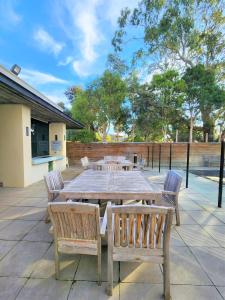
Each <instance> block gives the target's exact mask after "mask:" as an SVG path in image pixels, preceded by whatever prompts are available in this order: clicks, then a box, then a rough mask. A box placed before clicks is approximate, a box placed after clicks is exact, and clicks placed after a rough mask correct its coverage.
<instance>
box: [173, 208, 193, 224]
mask: <svg viewBox="0 0 225 300" xmlns="http://www.w3.org/2000/svg"><path fill="white" fill-rule="evenodd" d="M191 215H192V212H189V213H187V212H186V211H182V210H181V211H180V224H181V225H183V224H184V225H194V224H197V223H196V221H195V220H194V219H193V218H192V216H191ZM173 224H176V216H175V215H174V217H173Z"/></svg>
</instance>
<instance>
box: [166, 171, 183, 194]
mask: <svg viewBox="0 0 225 300" xmlns="http://www.w3.org/2000/svg"><path fill="white" fill-rule="evenodd" d="M181 182H182V177H181V176H180V175H179V174H177V173H176V172H175V171H168V173H167V175H166V179H165V182H164V190H165V191H171V192H176V193H179V191H180V187H181Z"/></svg>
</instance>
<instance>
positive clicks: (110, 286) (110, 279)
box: [106, 252, 113, 296]
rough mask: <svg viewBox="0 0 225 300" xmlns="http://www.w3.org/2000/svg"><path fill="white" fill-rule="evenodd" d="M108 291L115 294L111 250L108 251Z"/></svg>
mask: <svg viewBox="0 0 225 300" xmlns="http://www.w3.org/2000/svg"><path fill="white" fill-rule="evenodd" d="M106 292H107V294H108V296H112V294H113V260H112V257H111V254H110V253H109V252H108V283H107V291H106Z"/></svg>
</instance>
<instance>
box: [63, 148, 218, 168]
mask: <svg viewBox="0 0 225 300" xmlns="http://www.w3.org/2000/svg"><path fill="white" fill-rule="evenodd" d="M170 147H171V165H172V167H182V168H184V167H185V166H186V159H187V143H172V144H170V143H89V144H82V143H78V142H67V157H68V159H69V163H70V164H71V165H73V164H77V163H80V159H81V157H83V156H87V157H88V158H89V159H90V160H91V161H96V160H99V159H101V158H103V157H104V156H105V155H125V156H127V157H128V158H129V159H131V160H133V156H134V154H137V155H138V160H144V162H145V165H146V166H150V167H152V166H153V167H158V165H159V160H160V163H161V166H162V167H168V166H169V164H170ZM219 162H220V144H219V143H192V144H191V145H190V168H192V167H194V168H196V167H218V166H219Z"/></svg>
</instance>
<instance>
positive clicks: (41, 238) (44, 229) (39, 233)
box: [23, 221, 53, 242]
mask: <svg viewBox="0 0 225 300" xmlns="http://www.w3.org/2000/svg"><path fill="white" fill-rule="evenodd" d="M50 227H51V224H50V223H48V224H46V223H45V222H44V221H40V222H39V223H38V224H37V225H35V226H34V227H33V228H32V229H31V231H30V232H29V233H28V234H27V235H26V236H25V237H24V238H23V240H25V241H30V242H52V241H53V236H52V234H50V233H49V228H50Z"/></svg>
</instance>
